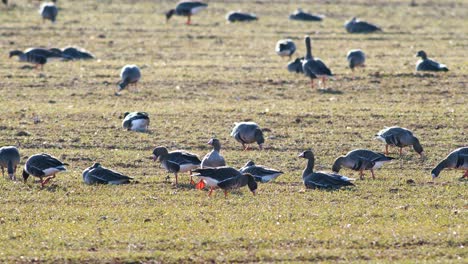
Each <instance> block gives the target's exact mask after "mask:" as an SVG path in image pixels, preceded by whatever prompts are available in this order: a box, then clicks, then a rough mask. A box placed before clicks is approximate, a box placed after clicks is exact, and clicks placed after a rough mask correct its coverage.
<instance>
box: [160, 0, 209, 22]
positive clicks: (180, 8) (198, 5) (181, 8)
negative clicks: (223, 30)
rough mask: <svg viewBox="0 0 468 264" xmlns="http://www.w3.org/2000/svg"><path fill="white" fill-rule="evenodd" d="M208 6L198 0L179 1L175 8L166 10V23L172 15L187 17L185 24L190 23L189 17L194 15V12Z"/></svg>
mask: <svg viewBox="0 0 468 264" xmlns="http://www.w3.org/2000/svg"><path fill="white" fill-rule="evenodd" d="M207 7H208V4H206V3H203V2H200V1H190V0H185V1H180V2H179V3H178V4H177V6H176V8H175V9H171V10H169V11H167V12H166V23H167V22H168V21H169V19H170V18H171V17H172V15H178V16H186V17H187V23H186V24H187V25H190V23H191V20H190V18H191V17H192V16H193V15H195V14H196V13H198V12H200V11H201V10H203V9H205V8H207Z"/></svg>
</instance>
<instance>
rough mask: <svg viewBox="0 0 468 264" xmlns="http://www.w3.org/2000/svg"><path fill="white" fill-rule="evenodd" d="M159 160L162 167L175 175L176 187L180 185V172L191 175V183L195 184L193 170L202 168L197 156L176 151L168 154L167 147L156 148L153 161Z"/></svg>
mask: <svg viewBox="0 0 468 264" xmlns="http://www.w3.org/2000/svg"><path fill="white" fill-rule="evenodd" d="M158 158H159V162H161V165H162V166H163V167H164V168H165V169H166V170H167V171H168V172H172V173H174V175H175V179H176V182H175V183H176V185H177V184H178V179H177V174H178V173H179V172H189V173H190V183H191V184H195V182H194V181H193V179H192V170H193V169H195V168H198V167H200V163H201V161H200V159H199V158H198V156H197V155H195V154H192V153H190V152H187V151H184V150H175V151H171V152H168V151H167V148H165V147H161V146H159V147H156V148H155V149H154V150H153V160H154V161H156V160H157V159H158Z"/></svg>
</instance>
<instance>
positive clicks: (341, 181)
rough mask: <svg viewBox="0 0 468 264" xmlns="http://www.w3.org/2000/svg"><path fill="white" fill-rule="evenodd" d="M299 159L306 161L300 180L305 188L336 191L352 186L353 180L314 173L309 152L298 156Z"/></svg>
mask: <svg viewBox="0 0 468 264" xmlns="http://www.w3.org/2000/svg"><path fill="white" fill-rule="evenodd" d="M299 157H301V158H304V159H307V166H306V168H305V169H304V171H303V172H302V180H303V181H304V185H305V186H306V188H311V189H315V188H324V189H338V188H341V187H343V186H353V185H354V184H353V183H352V182H351V181H353V180H354V179H352V178H348V177H345V176H342V175H339V174H334V173H327V172H314V163H315V157H314V153H313V152H312V151H311V150H306V151H304V152H302V153H301V154H299Z"/></svg>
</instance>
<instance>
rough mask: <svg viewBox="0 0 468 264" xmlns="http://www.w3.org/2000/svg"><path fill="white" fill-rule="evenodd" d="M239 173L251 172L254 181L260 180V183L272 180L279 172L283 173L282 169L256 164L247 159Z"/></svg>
mask: <svg viewBox="0 0 468 264" xmlns="http://www.w3.org/2000/svg"><path fill="white" fill-rule="evenodd" d="M239 171H240V172H241V173H249V174H251V175H252V176H253V177H254V179H255V181H258V182H261V183H267V182H269V181H272V180H274V179H276V178H278V176H280V175H281V174H283V172H282V171H279V170H275V169H271V168H267V167H265V166H262V165H256V164H255V162H253V161H251V160H249V161H248V162H247V163H246V164H245V165H244V167H242V168H241V169H240V170H239Z"/></svg>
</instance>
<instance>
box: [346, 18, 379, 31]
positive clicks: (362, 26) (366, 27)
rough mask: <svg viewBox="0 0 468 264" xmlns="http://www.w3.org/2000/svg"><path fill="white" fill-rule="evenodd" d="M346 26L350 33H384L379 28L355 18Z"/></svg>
mask: <svg viewBox="0 0 468 264" xmlns="http://www.w3.org/2000/svg"><path fill="white" fill-rule="evenodd" d="M344 26H345V29H346V31H348V33H372V32H375V31H382V29H381V28H379V27H378V26H376V25H373V24H371V23H368V22H366V21H361V20H359V19H357V18H355V17H353V18H352V19H351V20H349V21H347V22H346V23H345V25H344Z"/></svg>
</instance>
